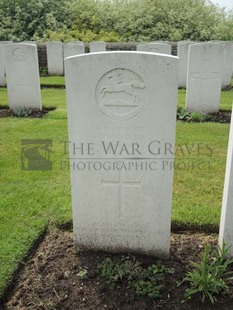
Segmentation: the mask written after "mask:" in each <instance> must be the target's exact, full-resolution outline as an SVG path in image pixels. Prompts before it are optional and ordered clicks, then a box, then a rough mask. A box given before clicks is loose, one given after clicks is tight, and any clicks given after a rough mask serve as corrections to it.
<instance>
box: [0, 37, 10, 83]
mask: <svg viewBox="0 0 233 310" xmlns="http://www.w3.org/2000/svg"><path fill="white" fill-rule="evenodd" d="M7 44H12V42H11V41H0V86H6V79H5V76H6V69H5V67H6V64H5V63H6V61H5V57H4V46H5V45H7Z"/></svg>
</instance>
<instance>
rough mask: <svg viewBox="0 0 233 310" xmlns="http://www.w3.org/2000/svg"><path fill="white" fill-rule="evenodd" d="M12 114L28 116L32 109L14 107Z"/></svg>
mask: <svg viewBox="0 0 233 310" xmlns="http://www.w3.org/2000/svg"><path fill="white" fill-rule="evenodd" d="M12 112H13V115H14V116H16V117H25V116H29V115H31V114H32V112H33V110H32V109H30V108H29V109H27V108H16V109H14V110H13V111H12Z"/></svg>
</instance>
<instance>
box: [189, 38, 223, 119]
mask: <svg viewBox="0 0 233 310" xmlns="http://www.w3.org/2000/svg"><path fill="white" fill-rule="evenodd" d="M222 52H223V49H222V47H221V44H217V43H198V44H191V45H190V46H189V57H188V78H187V91H186V110H187V111H188V112H199V113H216V112H218V111H219V105H220V98H221V84H222V81H221V79H222V76H221V72H222V68H221V59H222Z"/></svg>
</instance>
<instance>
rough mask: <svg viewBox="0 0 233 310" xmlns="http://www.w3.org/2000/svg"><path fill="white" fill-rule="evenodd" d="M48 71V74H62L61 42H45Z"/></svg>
mask: <svg viewBox="0 0 233 310" xmlns="http://www.w3.org/2000/svg"><path fill="white" fill-rule="evenodd" d="M46 51H47V61H48V73H49V75H63V74H64V62H63V44H62V42H58V41H51V42H47V43H46Z"/></svg>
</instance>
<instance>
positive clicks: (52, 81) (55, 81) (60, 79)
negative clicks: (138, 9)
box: [40, 76, 65, 85]
mask: <svg viewBox="0 0 233 310" xmlns="http://www.w3.org/2000/svg"><path fill="white" fill-rule="evenodd" d="M40 84H41V85H65V78H64V76H42V77H41V78H40Z"/></svg>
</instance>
